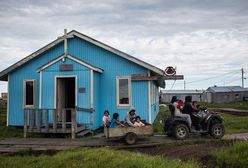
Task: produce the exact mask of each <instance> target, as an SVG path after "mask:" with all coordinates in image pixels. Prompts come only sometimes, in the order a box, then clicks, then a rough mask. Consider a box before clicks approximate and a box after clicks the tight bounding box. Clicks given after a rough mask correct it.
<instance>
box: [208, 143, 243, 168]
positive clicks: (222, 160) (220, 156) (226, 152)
mask: <svg viewBox="0 0 248 168" xmlns="http://www.w3.org/2000/svg"><path fill="white" fill-rule="evenodd" d="M213 156H214V158H215V159H216V161H217V164H218V166H219V167H238V168H247V167H248V142H239V143H235V144H234V145H233V146H231V147H228V148H225V149H221V150H216V151H215V152H214V153H213Z"/></svg>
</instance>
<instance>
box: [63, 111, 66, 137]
mask: <svg viewBox="0 0 248 168" xmlns="http://www.w3.org/2000/svg"><path fill="white" fill-rule="evenodd" d="M62 132H63V133H65V132H66V109H63V110H62Z"/></svg>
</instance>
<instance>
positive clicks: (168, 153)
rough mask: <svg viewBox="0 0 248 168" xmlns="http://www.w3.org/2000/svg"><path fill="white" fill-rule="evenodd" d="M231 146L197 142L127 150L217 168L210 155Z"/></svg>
mask: <svg viewBox="0 0 248 168" xmlns="http://www.w3.org/2000/svg"><path fill="white" fill-rule="evenodd" d="M230 145H232V142H223V141H210V142H197V143H195V144H183V143H182V144H178V145H177V144H174V145H169V146H157V147H151V148H134V149H128V150H129V151H132V152H141V153H145V154H148V155H152V156H161V157H162V158H168V159H175V160H180V161H189V160H194V161H198V162H199V163H200V164H201V167H204V168H214V167H216V166H217V164H216V161H215V159H214V158H213V157H212V155H211V153H212V152H213V151H214V150H218V149H220V148H225V147H228V146H230Z"/></svg>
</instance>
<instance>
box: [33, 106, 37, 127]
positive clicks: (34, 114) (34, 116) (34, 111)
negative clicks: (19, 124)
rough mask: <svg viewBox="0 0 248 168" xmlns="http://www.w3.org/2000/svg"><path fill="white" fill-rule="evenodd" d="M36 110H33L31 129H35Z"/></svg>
mask: <svg viewBox="0 0 248 168" xmlns="http://www.w3.org/2000/svg"><path fill="white" fill-rule="evenodd" d="M36 116H37V115H36V109H33V128H37V123H36V122H37V118H36Z"/></svg>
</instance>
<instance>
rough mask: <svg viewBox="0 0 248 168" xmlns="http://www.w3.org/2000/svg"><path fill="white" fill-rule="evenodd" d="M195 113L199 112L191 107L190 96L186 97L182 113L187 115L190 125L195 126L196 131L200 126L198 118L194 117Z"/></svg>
mask: <svg viewBox="0 0 248 168" xmlns="http://www.w3.org/2000/svg"><path fill="white" fill-rule="evenodd" d="M197 112H199V110H198V109H195V108H193V106H192V96H186V97H185V103H184V107H183V111H182V113H184V114H189V115H190V118H191V120H192V125H193V126H195V127H196V129H197V130H200V129H201V126H200V120H199V117H197V115H196V114H197Z"/></svg>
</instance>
